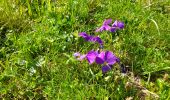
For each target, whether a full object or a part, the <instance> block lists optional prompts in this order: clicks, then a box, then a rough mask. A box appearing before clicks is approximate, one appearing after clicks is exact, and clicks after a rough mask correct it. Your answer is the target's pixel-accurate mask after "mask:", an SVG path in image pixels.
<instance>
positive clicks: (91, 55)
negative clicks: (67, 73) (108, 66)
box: [86, 50, 98, 64]
mask: <svg viewBox="0 0 170 100" xmlns="http://www.w3.org/2000/svg"><path fill="white" fill-rule="evenodd" d="M97 55H98V52H96V51H93V50H91V51H89V52H88V53H87V55H86V58H87V61H88V62H89V64H92V63H94V62H95V60H96V57H97Z"/></svg>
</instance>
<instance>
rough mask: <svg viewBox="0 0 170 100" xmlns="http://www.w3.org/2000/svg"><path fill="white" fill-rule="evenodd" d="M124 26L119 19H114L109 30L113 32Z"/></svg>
mask: <svg viewBox="0 0 170 100" xmlns="http://www.w3.org/2000/svg"><path fill="white" fill-rule="evenodd" d="M123 28H124V23H123V22H121V21H117V20H116V21H115V22H114V23H113V24H112V27H111V28H110V31H111V32H115V31H116V30H117V29H123Z"/></svg>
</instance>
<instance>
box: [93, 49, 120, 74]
mask: <svg viewBox="0 0 170 100" xmlns="http://www.w3.org/2000/svg"><path fill="white" fill-rule="evenodd" d="M95 61H96V63H97V64H104V66H103V67H102V72H103V73H105V72H107V71H109V70H111V68H112V65H113V64H115V63H116V62H120V60H119V58H117V57H116V56H115V55H114V54H113V53H112V52H111V51H106V52H101V53H100V54H99V55H98V56H97V57H96V59H95Z"/></svg>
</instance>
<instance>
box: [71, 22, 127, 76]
mask: <svg viewBox="0 0 170 100" xmlns="http://www.w3.org/2000/svg"><path fill="white" fill-rule="evenodd" d="M111 23H112V19H107V20H105V21H104V22H103V25H102V26H101V27H100V28H98V29H97V30H96V32H102V31H104V30H105V31H110V32H116V30H118V29H123V28H124V23H123V22H120V21H117V20H116V21H115V22H114V23H113V24H112V25H111V26H110V24H111ZM79 36H80V37H82V38H84V39H85V40H86V41H89V42H94V43H99V44H100V49H101V47H103V41H102V39H101V38H100V37H99V36H92V35H88V34H87V33H86V32H81V33H79ZM74 57H76V59H77V60H79V61H82V60H83V59H87V61H88V62H89V64H93V63H96V64H99V65H102V72H103V73H106V72H107V71H109V70H111V68H112V67H113V65H114V64H115V63H120V59H119V58H118V57H116V56H115V55H114V54H113V53H112V52H111V51H104V50H102V51H100V50H96V51H95V50H91V51H89V52H88V53H87V54H80V53H79V52H76V53H74Z"/></svg>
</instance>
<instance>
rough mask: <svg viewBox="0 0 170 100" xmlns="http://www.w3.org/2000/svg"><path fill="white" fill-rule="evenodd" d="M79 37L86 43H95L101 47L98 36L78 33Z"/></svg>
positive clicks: (101, 42)
mask: <svg viewBox="0 0 170 100" xmlns="http://www.w3.org/2000/svg"><path fill="white" fill-rule="evenodd" d="M79 36H80V37H82V38H84V39H85V40H86V41H90V42H97V43H99V44H100V45H103V41H102V40H101V38H100V37H99V36H92V35H88V34H87V33H86V32H81V33H79Z"/></svg>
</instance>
